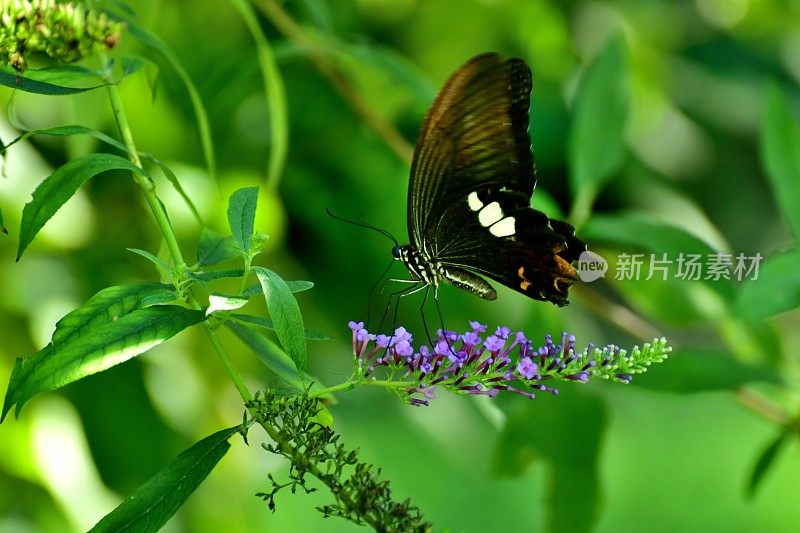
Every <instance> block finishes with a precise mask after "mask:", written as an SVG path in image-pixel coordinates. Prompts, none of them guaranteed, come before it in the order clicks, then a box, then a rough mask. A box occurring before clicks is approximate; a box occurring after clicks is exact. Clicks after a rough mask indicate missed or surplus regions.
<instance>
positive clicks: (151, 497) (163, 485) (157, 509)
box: [90, 426, 241, 533]
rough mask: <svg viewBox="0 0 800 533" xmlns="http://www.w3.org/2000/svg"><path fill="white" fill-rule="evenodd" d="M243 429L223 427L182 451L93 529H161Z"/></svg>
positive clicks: (141, 530)
mask: <svg viewBox="0 0 800 533" xmlns="http://www.w3.org/2000/svg"><path fill="white" fill-rule="evenodd" d="M240 430H241V427H240V426H235V427H232V428H228V429H223V430H222V431H218V432H216V433H214V434H212V435H209V436H208V437H206V438H204V439H203V440H201V441H199V442H198V443H196V444H195V445H194V446H192V447H191V448H189V449H187V450H184V451H183V452H181V454H180V455H178V456H177V457H176V458H175V459H173V460H172V461H170V462H169V464H168V465H167V466H166V467H164V468H163V469H161V470H160V471H159V472H158V473H157V474H156V475H155V476H153V477H152V478H150V479H149V480H148V481H147V482H146V483H145V484H144V485H142V486H141V487H139V488H138V489H136V491H135V492H134V493H133V494H131V495H130V496H128V497H127V498H125V500H124V501H123V502H122V503H121V504H119V506H118V507H117V508H116V509H114V510H113V511H111V512H110V513H109V514H107V515H106V516H104V517H103V519H102V520H100V521H99V522H98V523H97V524H96V525H95V526H94V527H93V528H92V529H91V530H90V531H93V532H96V533H100V532H107V531H137V532H155V531H158V530H160V529H161V527H162V526H164V524H166V523H167V521H168V520H169V519H170V518H171V517H172V516H173V515H174V514H175V513H176V512H178V509H180V508H181V506H183V504H184V503H185V502H186V500H187V499H188V498H189V496H190V495H191V494H192V493H193V492H194V491H195V490H196V489H197V487H199V486H200V483H202V482H203V480H204V479H205V478H206V476H208V474H209V473H210V472H211V471H212V470H213V469H214V467H215V466H217V463H219V461H220V460H221V459H222V458H223V457H224V456H225V454H226V453H227V452H228V449H229V448H230V447H231V445H230V443H229V442H228V439H230V437H231V436H233V435H234V434H235V433H237V432H239V431H240Z"/></svg>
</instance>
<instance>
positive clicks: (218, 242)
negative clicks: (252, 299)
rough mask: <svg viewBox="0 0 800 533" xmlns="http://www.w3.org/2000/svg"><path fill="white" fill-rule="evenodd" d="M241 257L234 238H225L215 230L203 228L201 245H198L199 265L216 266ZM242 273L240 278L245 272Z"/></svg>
mask: <svg viewBox="0 0 800 533" xmlns="http://www.w3.org/2000/svg"><path fill="white" fill-rule="evenodd" d="M239 255H240V253H239V250H237V249H236V242H235V241H234V240H233V237H232V236H230V235H228V236H227V237H225V236H223V235H222V234H220V233H217V232H216V231H214V230H211V229H208V228H203V231H202V232H201V233H200V243H199V244H198V245H197V262H198V263H199V264H201V265H203V266H207V265H216V264H218V263H224V262H225V261H229V260H231V259H235V258H236V257H239ZM241 272H242V273H241V274H239V276H241V275H242V274H244V271H241ZM239 276H236V277H239Z"/></svg>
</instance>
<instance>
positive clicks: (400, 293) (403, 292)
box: [378, 279, 426, 333]
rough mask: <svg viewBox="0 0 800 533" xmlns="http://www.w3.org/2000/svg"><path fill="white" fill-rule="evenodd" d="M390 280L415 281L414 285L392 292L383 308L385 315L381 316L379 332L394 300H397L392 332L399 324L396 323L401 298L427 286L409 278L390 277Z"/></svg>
mask: <svg viewBox="0 0 800 533" xmlns="http://www.w3.org/2000/svg"><path fill="white" fill-rule="evenodd" d="M389 281H400V282H404V283H413V285H412V286H411V287H407V288H405V289H401V290H399V291H396V292H393V293H392V294H390V295H389V300H388V302H387V303H386V307H385V308H384V309H383V315H382V316H381V321H380V323H379V324H378V332H380V331H381V329H382V328H383V324H384V323H385V322H386V318H387V317H388V316H389V309H391V308H392V301H393V300H395V302H394V313H393V315H392V324H393V325H392V333H394V329H395V327H396V326H397V324H396V322H397V308H398V307H399V306H400V299H401V298H404V297H406V296H410V295H412V294H414V293H417V292H419V291H421V290H422V289H424V288H425V287H426V285H425V284H424V283H423V282H422V281H420V280H407V279H403V280H392V279H390V280H389ZM384 288H385V285H384ZM381 292H383V291H381Z"/></svg>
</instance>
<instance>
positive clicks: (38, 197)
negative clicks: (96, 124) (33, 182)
mask: <svg viewBox="0 0 800 533" xmlns="http://www.w3.org/2000/svg"><path fill="white" fill-rule="evenodd" d="M108 170H129V171H131V172H136V173H137V174H140V175H142V176H146V175H147V173H146V172H145V171H144V169H142V168H140V167H137V166H136V165H134V164H132V163H131V162H130V161H128V160H127V159H123V158H121V157H119V156H116V155H111V154H86V155H83V156H80V157H77V158H75V159H72V160H71V161H69V162H67V163H66V164H65V165H64V166H62V167H60V168H58V169H56V170H55V172H53V173H52V174H50V175H49V176H48V177H46V178H45V179H44V181H42V183H40V184H39V186H38V187H36V190H35V191H33V199H32V200H31V201H30V202H28V203H27V204H25V207H24V208H23V210H22V221H21V222H20V229H19V248H18V249H17V261H19V259H20V257H21V256H22V252H23V251H25V248H27V247H28V245H29V244H30V243H31V241H32V240H33V238H34V237H35V236H36V234H37V233H39V230H41V229H42V227H43V226H44V225H45V223H46V222H47V221H48V220H50V218H51V217H52V216H53V215H54V214H55V213H56V211H58V210H59V208H61V206H62V205H64V203H65V202H66V201H67V200H69V199H70V198H71V197H72V195H73V194H75V192H76V191H77V190H78V187H80V186H81V185H83V183H84V182H86V180H88V179H89V178H91V177H93V176H95V175H96V174H99V173H101V172H106V171H108Z"/></svg>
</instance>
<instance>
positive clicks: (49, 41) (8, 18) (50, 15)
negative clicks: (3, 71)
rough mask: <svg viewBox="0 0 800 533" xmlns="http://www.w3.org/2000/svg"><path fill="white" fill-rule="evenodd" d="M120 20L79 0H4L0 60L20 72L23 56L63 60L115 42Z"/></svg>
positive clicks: (0, 35)
mask: <svg viewBox="0 0 800 533" xmlns="http://www.w3.org/2000/svg"><path fill="white" fill-rule="evenodd" d="M123 28H124V24H123V23H122V22H118V21H115V20H112V19H111V18H109V17H108V15H106V14H105V13H102V12H99V11H95V10H93V9H89V8H87V7H85V6H84V5H82V4H81V3H79V2H56V0H7V1H6V0H4V1H3V5H2V11H0V60H2V61H3V62H4V63H6V64H8V65H9V66H11V67H13V68H14V69H16V70H17V72H22V71H23V70H25V67H26V65H27V60H26V56H27V55H28V54H31V53H37V52H38V53H43V54H46V55H48V56H50V57H52V58H53V59H55V60H57V61H61V62H65V63H71V62H73V61H78V60H80V59H83V58H84V57H86V56H89V55H91V54H92V53H94V52H96V51H98V50H110V49H111V48H113V47H114V46H116V44H117V43H118V42H119V39H120V36H121V34H122V30H123Z"/></svg>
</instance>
